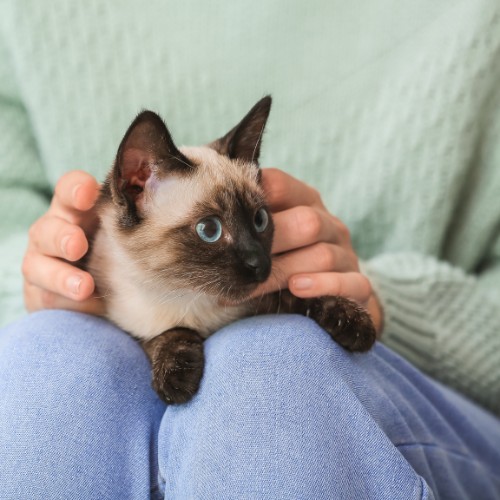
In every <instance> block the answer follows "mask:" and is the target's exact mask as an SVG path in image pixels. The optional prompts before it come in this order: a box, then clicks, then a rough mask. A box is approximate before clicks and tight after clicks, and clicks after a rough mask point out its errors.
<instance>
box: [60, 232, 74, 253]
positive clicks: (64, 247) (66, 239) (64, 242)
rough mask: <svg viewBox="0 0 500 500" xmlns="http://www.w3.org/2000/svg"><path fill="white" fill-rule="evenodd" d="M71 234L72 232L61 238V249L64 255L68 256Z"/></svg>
mask: <svg viewBox="0 0 500 500" xmlns="http://www.w3.org/2000/svg"><path fill="white" fill-rule="evenodd" d="M71 236H72V235H71V234H68V235H66V236H64V237H63V239H62V240H61V251H62V253H63V257H67V256H68V242H69V240H70V239H71Z"/></svg>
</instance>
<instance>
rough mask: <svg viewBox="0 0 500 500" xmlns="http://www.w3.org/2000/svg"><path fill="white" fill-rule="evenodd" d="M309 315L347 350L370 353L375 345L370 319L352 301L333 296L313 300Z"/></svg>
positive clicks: (374, 335)
mask: <svg viewBox="0 0 500 500" xmlns="http://www.w3.org/2000/svg"><path fill="white" fill-rule="evenodd" d="M308 315H309V317H310V318H312V319H314V320H315V321H316V322H317V323H318V325H320V326H321V327H322V328H323V329H324V330H326V331H327V332H328V333H329V334H330V336H331V337H332V338H333V340H335V341H336V342H337V343H339V344H340V345H341V346H342V347H344V348H345V349H347V350H348V351H361V352H362V351H368V350H369V349H370V348H371V347H372V346H373V344H374V343H375V339H376V330H375V326H374V324H373V322H372V319H371V316H370V315H369V314H368V312H367V311H366V310H365V309H363V308H362V307H361V306H359V305H358V304H357V303H355V302H353V301H352V300H349V299H346V298H343V297H332V296H324V297H319V298H318V299H313V301H312V303H311V304H310V307H309V314H308Z"/></svg>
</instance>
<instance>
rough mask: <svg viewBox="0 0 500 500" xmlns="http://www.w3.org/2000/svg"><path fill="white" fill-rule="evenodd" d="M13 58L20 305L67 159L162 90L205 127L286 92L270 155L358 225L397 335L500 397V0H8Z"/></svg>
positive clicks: (5, 302) (447, 373)
mask: <svg viewBox="0 0 500 500" xmlns="http://www.w3.org/2000/svg"><path fill="white" fill-rule="evenodd" d="M0 58H1V61H2V64H0V172H1V177H0V191H1V197H0V203H1V207H2V218H1V221H0V224H1V240H0V241H1V250H0V262H1V267H0V278H1V282H2V286H1V292H0V308H1V309H0V312H1V321H2V323H6V322H8V321H11V320H13V319H15V318H16V317H18V316H19V315H20V314H22V313H23V306H22V296H21V295H22V294H21V289H22V280H21V273H20V265H21V260H22V255H23V252H24V247H25V245H26V240H27V238H26V231H27V229H28V227H29V225H30V224H31V223H32V221H33V220H34V219H35V218H36V217H37V216H39V215H41V214H42V213H43V212H44V211H45V210H46V209H47V207H48V204H49V200H50V193H51V190H52V189H53V187H54V184H55V182H56V181H57V179H58V178H59V177H60V175H61V174H63V173H64V172H66V171H68V170H70V169H74V168H82V169H85V170H88V171H90V172H91V173H93V174H94V175H95V176H97V177H98V178H99V179H103V177H104V175H105V172H106V171H107V169H108V167H109V165H110V164H111V162H112V160H113V156H114V154H115V150H116V148H117V145H118V143H119V141H120V139H121V136H122V135H123V133H124V131H125V129H126V127H127V126H128V124H129V123H130V122H131V120H132V119H133V117H134V115H135V114H136V113H137V112H138V111H139V110H141V109H142V108H151V109H154V110H156V111H158V112H160V113H161V114H162V115H163V116H164V117H165V118H166V120H167V123H168V124H169V126H170V129H171V131H172V133H173V136H174V138H175V140H176V142H177V143H179V144H201V143H206V142H209V141H211V140H212V139H214V138H216V137H218V136H220V135H222V134H223V133H224V132H226V131H227V130H229V128H230V127H231V126H233V125H234V124H235V123H236V122H237V121H238V120H239V119H240V118H241V116H242V115H243V114H244V113H245V112H246V111H247V110H248V109H249V108H250V106H251V105H253V104H254V102H256V101H257V99H259V98H260V97H262V95H264V94H266V93H271V94H272V95H273V97H274V105H273V110H272V113H271V119H270V122H269V126H268V131H267V133H266V137H265V140H264V146H263V150H262V163H263V164H264V165H272V166H278V167H281V168H283V169H284V170H286V171H288V172H290V173H291V174H293V175H296V176H298V177H299V178H302V179H304V180H306V181H307V182H309V183H310V184H313V185H315V186H316V187H318V188H319V189H320V190H321V192H322V194H323V196H324V199H325V202H326V203H327V205H328V207H329V208H330V209H331V211H332V212H334V213H335V214H336V215H338V216H339V217H340V218H341V219H342V220H344V221H345V223H346V224H347V225H348V226H349V227H350V229H351V232H352V237H353V242H354V245H355V248H356V250H357V252H358V253H359V256H360V257H361V258H362V260H363V269H364V271H365V272H366V273H367V274H368V275H369V277H370V278H371V279H372V281H373V284H374V287H375V289H376V290H377V292H378V294H379V296H380V299H381V301H382V303H383V305H384V309H385V330H384V335H383V340H384V341H385V342H386V343H387V344H388V345H389V346H390V347H392V348H393V349H395V350H396V351H398V352H400V353H402V354H403V355H404V356H406V357H407V358H408V359H410V360H411V361H412V362H413V363H414V364H415V365H417V366H418V367H420V368H421V369H423V370H425V371H426V372H428V373H430V374H431V375H432V376H433V377H435V378H437V379H439V380H441V381H443V382H444V383H446V384H449V385H450V386H452V387H455V388H456V389H458V390H459V391H461V392H463V393H465V394H467V395H468V396H469V397H471V398H473V399H475V400H476V401H478V402H479V403H481V404H482V405H484V406H485V407H487V408H489V409H491V410H493V411H495V412H497V413H500V360H499V353H500V304H499V302H500V236H499V229H500V85H499V81H500V4H499V3H498V0H466V1H464V0H462V1H457V0H443V1H440V2H436V1H435V0H420V1H418V2H415V1H414V0H378V1H377V2H364V1H361V0H355V1H352V2H344V1H342V0H333V1H324V2H321V1H317V2H316V1H313V3H312V4H311V3H310V2H309V3H306V2H292V3H290V2H289V1H287V0H276V1H273V2H267V1H265V0H248V1H242V2H223V1H221V0H214V1H212V2H201V1H196V0H189V1H186V2H175V3H174V2H164V1H159V0H151V1H149V2H140V1H138V0H137V1H134V0H124V1H122V2H120V4H119V6H118V5H117V4H115V3H113V2H106V1H104V0H89V1H86V2H79V1H76V0H52V1H51V2H39V1H37V0H3V1H2V2H1V3H0Z"/></svg>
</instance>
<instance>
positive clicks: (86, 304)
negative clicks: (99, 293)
mask: <svg viewBox="0 0 500 500" xmlns="http://www.w3.org/2000/svg"><path fill="white" fill-rule="evenodd" d="M24 300H25V304H26V309H27V310H28V311H29V312H33V311H39V310H41V309H66V310H69V311H77V312H82V313H86V314H93V315H96V316H103V315H104V313H105V308H104V304H103V301H102V300H101V299H99V298H98V297H95V296H91V297H90V298H89V299H86V300H82V301H76V300H71V299H67V298H66V297H63V296H62V295H58V294H56V293H53V292H49V291H48V290H43V289H42V288H39V287H37V286H35V285H31V284H30V283H27V282H25V284H24Z"/></svg>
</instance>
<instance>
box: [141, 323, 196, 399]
mask: <svg viewBox="0 0 500 500" xmlns="http://www.w3.org/2000/svg"><path fill="white" fill-rule="evenodd" d="M148 344H149V345H146V346H145V349H146V352H148V354H149V356H150V359H151V365H152V372H153V373H152V376H153V382H152V385H153V389H154V390H155V391H156V393H157V394H158V396H159V397H160V398H161V399H162V400H163V401H164V402H165V403H167V404H181V403H186V402H187V401H189V400H190V399H191V398H192V397H193V396H194V395H195V394H196V392H197V391H198V388H199V386H200V381H201V377H202V375H203V366H204V355H203V340H202V339H201V337H200V336H199V335H198V334H197V333H196V332H194V331H192V330H188V329H184V328H182V329H181V328H178V329H175V330H169V331H167V332H164V333H162V334H161V335H159V336H158V337H155V338H154V339H152V340H151V341H149V342H148Z"/></svg>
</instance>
